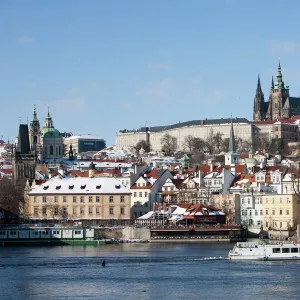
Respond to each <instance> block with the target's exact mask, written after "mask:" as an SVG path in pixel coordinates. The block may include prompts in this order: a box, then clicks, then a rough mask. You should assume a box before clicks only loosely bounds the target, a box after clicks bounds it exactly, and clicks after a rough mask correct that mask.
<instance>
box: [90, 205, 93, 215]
mask: <svg viewBox="0 0 300 300" xmlns="http://www.w3.org/2000/svg"><path fill="white" fill-rule="evenodd" d="M89 214H90V215H92V214H93V208H92V207H89Z"/></svg>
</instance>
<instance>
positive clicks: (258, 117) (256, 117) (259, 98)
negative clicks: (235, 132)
mask: <svg viewBox="0 0 300 300" xmlns="http://www.w3.org/2000/svg"><path fill="white" fill-rule="evenodd" d="M264 104H265V99H264V94H263V92H262V89H261V84H260V78H259V75H258V80H257V87H256V93H255V98H254V109H253V121H262V120H264V119H265V111H264V106H265V105H264Z"/></svg>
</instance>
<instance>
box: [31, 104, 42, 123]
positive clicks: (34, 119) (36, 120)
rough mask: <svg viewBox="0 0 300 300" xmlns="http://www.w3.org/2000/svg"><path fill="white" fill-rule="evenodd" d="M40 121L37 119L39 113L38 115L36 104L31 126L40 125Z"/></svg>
mask: <svg viewBox="0 0 300 300" xmlns="http://www.w3.org/2000/svg"><path fill="white" fill-rule="evenodd" d="M39 124H40V122H39V119H38V117H37V113H36V105H35V104H34V107H33V116H32V121H31V122H30V126H35V125H39Z"/></svg>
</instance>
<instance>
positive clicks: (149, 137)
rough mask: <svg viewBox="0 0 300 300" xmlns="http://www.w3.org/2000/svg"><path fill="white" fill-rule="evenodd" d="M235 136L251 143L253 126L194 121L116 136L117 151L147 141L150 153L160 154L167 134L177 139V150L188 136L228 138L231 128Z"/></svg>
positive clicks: (232, 121) (226, 121) (245, 122)
mask: <svg viewBox="0 0 300 300" xmlns="http://www.w3.org/2000/svg"><path fill="white" fill-rule="evenodd" d="M232 126H233V128H234V132H235V136H236V137H237V138H241V139H242V140H245V141H252V134H253V125H252V124H251V122H249V121H248V120H247V119H245V118H234V119H229V118H228V119H212V120H208V119H205V120H195V121H188V122H182V123H177V124H173V125H168V126H156V127H142V128H140V129H138V130H126V129H125V130H120V131H119V132H118V133H117V134H116V148H117V149H124V150H127V149H133V148H134V147H135V146H136V144H137V143H138V142H139V141H140V140H145V141H149V143H150V145H151V148H152V151H155V152H160V151H161V150H162V148H161V138H162V137H163V136H164V135H165V134H166V133H169V134H170V135H172V136H175V137H176V138H177V144H178V149H177V150H183V149H184V148H185V138H186V137H187V136H189V135H192V136H193V137H198V138H201V139H204V140H206V139H207V138H208V136H210V135H211V134H212V132H213V133H217V132H219V133H221V134H222V137H223V138H229V137H230V134H231V128H232Z"/></svg>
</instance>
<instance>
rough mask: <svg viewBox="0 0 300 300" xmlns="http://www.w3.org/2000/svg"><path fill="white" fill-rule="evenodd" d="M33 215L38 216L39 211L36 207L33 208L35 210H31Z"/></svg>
mask: <svg viewBox="0 0 300 300" xmlns="http://www.w3.org/2000/svg"><path fill="white" fill-rule="evenodd" d="M33 214H34V215H35V216H37V215H38V214H39V209H38V208H37V207H35V208H34V209H33Z"/></svg>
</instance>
